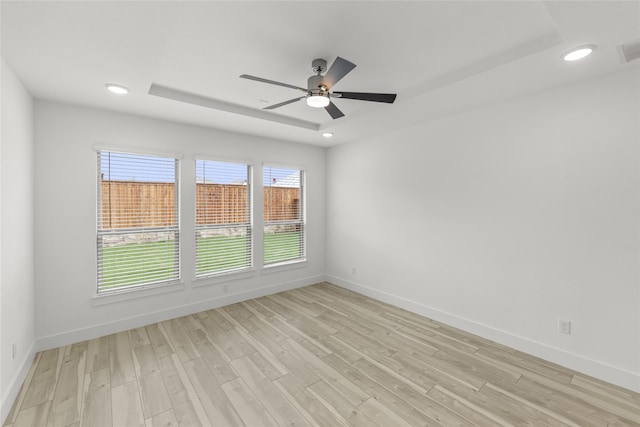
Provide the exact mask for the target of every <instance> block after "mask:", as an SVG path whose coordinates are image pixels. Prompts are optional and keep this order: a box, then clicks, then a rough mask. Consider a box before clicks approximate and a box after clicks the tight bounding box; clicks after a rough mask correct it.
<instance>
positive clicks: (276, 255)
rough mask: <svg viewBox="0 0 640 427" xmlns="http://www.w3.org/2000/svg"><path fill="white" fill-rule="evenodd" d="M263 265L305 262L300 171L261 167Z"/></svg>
mask: <svg viewBox="0 0 640 427" xmlns="http://www.w3.org/2000/svg"><path fill="white" fill-rule="evenodd" d="M263 176H264V264H265V265H275V264H280V263H286V262H292V261H303V260H304V259H305V229H304V225H305V224H304V171H302V170H299V169H286V168H277V167H272V166H265V167H264V175H263Z"/></svg>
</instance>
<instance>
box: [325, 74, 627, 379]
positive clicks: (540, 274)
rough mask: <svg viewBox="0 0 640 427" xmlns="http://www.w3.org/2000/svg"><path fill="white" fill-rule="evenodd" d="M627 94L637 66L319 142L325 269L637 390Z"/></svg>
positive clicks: (361, 287)
mask: <svg viewBox="0 0 640 427" xmlns="http://www.w3.org/2000/svg"><path fill="white" fill-rule="evenodd" d="M639 94H640V74H639V73H638V68H637V67H636V68H631V69H628V70H626V71H624V72H621V73H617V74H611V75H607V76H604V77H600V78H597V79H594V80H591V81H586V82H583V83H579V84H575V85H572V86H567V87H562V88H558V89H555V90H551V91H547V92H544V93H539V94H535V95H532V96H528V97H526V98H520V99H517V100H512V101H509V102H506V103H502V104H500V105H495V106H489V107H486V108H483V109H479V110H475V111H470V112H467V113H463V114H459V115H456V116H454V117H449V118H445V119H442V120H439V121H437V122H433V123H429V124H424V125H420V126H417V127H412V128H409V129H404V130H401V131H397V132H394V133H391V134H386V135H381V136H379V137H375V138H370V139H367V140H364V141H359V142H357V143H352V144H347V145H344V146H338V147H334V148H331V149H330V150H329V152H328V155H327V204H328V209H327V232H328V235H327V274H328V275H329V279H330V280H331V281H333V282H334V283H337V284H341V285H343V286H346V287H350V288H352V289H354V290H356V291H359V292H363V293H365V294H369V295H372V296H375V297H377V298H380V299H383V300H386V301H389V302H391V303H394V304H397V305H400V306H404V307H406V308H408V309H411V310H414V311H417V312H420V313H422V314H425V315H428V316H430V317H432V318H435V319H439V320H442V321H445V322H447V323H449V324H453V325H454V326H458V327H461V328H463V329H466V330H469V331H472V332H475V333H478V334H479V335H483V336H485V337H488V338H491V339H494V340H496V341H499V342H503V343H506V344H508V345H512V346H515V347H516V348H519V349H521V350H524V351H527V352H529V353H533V354H536V355H539V356H542V357H544V358H546V359H549V360H552V361H555V362H558V363H560V364H563V365H565V366H569V367H571V368H574V369H576V370H579V371H583V372H586V373H588V374H592V375H594V376H597V377H600V378H603V379H605V380H608V381H611V382H613V383H617V384H619V385H622V386H625V387H627V388H631V389H634V390H636V391H640V281H639V271H638V260H639V257H638V255H639V237H640V230H639V218H640V203H639V194H640V193H639V190H640V180H639V173H640V164H639V147H640V129H639V128H640V120H639V118H640V106H639V104H640V97H639ZM354 267H355V268H356V273H355V274H353V272H352V268H354ZM558 319H567V320H571V321H572V327H573V330H572V333H571V335H562V334H559V333H558V332H557V321H558Z"/></svg>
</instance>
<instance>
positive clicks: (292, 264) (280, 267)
mask: <svg viewBox="0 0 640 427" xmlns="http://www.w3.org/2000/svg"><path fill="white" fill-rule="evenodd" d="M307 266H308V262H307V259H306V258H305V259H299V260H295V261H286V262H281V263H278V264H271V265H265V266H264V267H262V270H261V271H260V274H271V273H280V272H282V271H289V270H295V269H299V268H307Z"/></svg>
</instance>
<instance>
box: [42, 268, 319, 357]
mask: <svg viewBox="0 0 640 427" xmlns="http://www.w3.org/2000/svg"><path fill="white" fill-rule="evenodd" d="M325 280H326V276H324V275H319V276H312V277H306V278H303V279H298V280H293V281H290V282H284V283H279V284H277V285H272V286H266V287H262V288H257V289H252V290H250V291H245V292H238V293H232V294H228V295H224V296H221V297H216V298H210V299H207V300H202V301H197V302H194V303H190V304H184V305H181V306H177V307H171V308H169V309H165V310H160V311H156V312H152V313H144V314H141V315H139V316H135V317H128V318H125V319H118V320H115V321H112V322H107V323H102V324H98V325H92V326H89V327H86V328H82V329H75V330H72V331H67V332H63V333H59V334H55V335H49V336H45V337H39V338H37V339H36V348H37V351H43V350H48V349H50V348H56V347H60V346H63V345H69V344H74V343H77V342H81V341H86V340H90V339H94V338H99V337H103V336H105V335H110V334H114V333H117V332H120V331H126V330H128V329H133V328H139V327H141V326H145V325H149V324H152V323H157V322H162V321H165V320H169V319H174V318H176V317H181V316H186V315H189V314H193V313H198V312H200V311H205V310H209V309H212V308H216V307H222V306H225V305H229V304H234V303H237V302H241V301H246V300H249V299H252V298H259V297H262V296H265V295H272V294H275V293H278V292H282V291H287V290H290V289H295V288H299V287H302V286H307V285H311V284H314V283H319V282H323V281H325Z"/></svg>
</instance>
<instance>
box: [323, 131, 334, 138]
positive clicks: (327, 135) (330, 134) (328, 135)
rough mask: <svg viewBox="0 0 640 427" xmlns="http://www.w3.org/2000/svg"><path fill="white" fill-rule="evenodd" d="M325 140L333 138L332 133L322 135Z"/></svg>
mask: <svg viewBox="0 0 640 427" xmlns="http://www.w3.org/2000/svg"><path fill="white" fill-rule="evenodd" d="M322 136H324V137H325V138H331V137H332V136H333V132H325V133H323V134H322Z"/></svg>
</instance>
